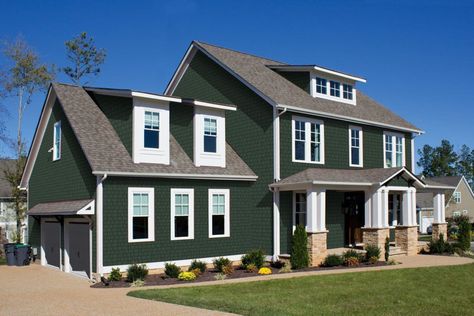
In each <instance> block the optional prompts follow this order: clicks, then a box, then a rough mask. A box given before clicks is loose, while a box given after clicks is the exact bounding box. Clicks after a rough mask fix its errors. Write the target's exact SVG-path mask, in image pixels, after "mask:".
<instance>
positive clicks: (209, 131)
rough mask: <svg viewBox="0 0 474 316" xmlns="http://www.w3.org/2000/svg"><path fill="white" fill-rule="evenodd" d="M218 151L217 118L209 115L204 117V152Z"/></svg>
mask: <svg viewBox="0 0 474 316" xmlns="http://www.w3.org/2000/svg"><path fill="white" fill-rule="evenodd" d="M216 151H217V120H216V119H213V118H209V117H205V118H204V152H206V153H215V152H216Z"/></svg>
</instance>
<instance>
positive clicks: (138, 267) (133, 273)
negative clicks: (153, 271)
mask: <svg viewBox="0 0 474 316" xmlns="http://www.w3.org/2000/svg"><path fill="white" fill-rule="evenodd" d="M147 275H148V269H147V268H146V264H132V265H130V266H128V269H127V281H128V282H134V281H136V280H142V281H144V280H145V277H146V276H147Z"/></svg>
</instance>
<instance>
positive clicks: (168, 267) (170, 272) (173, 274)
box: [165, 262, 181, 279]
mask: <svg viewBox="0 0 474 316" xmlns="http://www.w3.org/2000/svg"><path fill="white" fill-rule="evenodd" d="M180 272H181V269H180V268H179V267H178V266H177V265H175V264H174V263H169V262H168V263H166V264H165V274H166V275H167V276H169V277H170V278H174V279H176V278H177V277H178V275H179V273H180Z"/></svg>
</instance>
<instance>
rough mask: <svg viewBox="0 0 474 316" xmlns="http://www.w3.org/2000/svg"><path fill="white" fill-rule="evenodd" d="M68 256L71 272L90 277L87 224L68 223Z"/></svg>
mask: <svg viewBox="0 0 474 316" xmlns="http://www.w3.org/2000/svg"><path fill="white" fill-rule="evenodd" d="M68 255H69V264H70V266H71V271H72V272H74V273H76V274H79V275H82V276H84V277H90V256H89V223H83V222H70V223H69V249H68Z"/></svg>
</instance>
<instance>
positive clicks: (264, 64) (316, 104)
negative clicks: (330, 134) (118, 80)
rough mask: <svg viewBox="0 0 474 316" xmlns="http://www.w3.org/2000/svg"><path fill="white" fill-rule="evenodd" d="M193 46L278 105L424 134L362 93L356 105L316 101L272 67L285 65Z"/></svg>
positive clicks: (211, 47)
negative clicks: (271, 67)
mask: <svg viewBox="0 0 474 316" xmlns="http://www.w3.org/2000/svg"><path fill="white" fill-rule="evenodd" d="M194 44H196V45H197V46H198V47H200V48H201V49H202V50H204V51H205V52H207V53H208V54H210V55H211V56H213V57H214V58H215V59H217V60H218V61H219V62H221V63H222V64H224V65H225V66H227V67H228V68H229V69H230V70H231V71H232V72H234V73H235V74H236V75H237V76H239V77H241V78H242V79H243V80H245V81H246V82H247V83H249V84H250V85H252V86H253V87H254V88H256V89H257V90H258V91H260V92H261V93H263V94H264V95H265V96H267V97H268V98H269V99H270V100H272V101H273V102H275V103H277V104H279V105H287V106H294V107H298V108H302V109H307V110H312V111H318V112H322V113H327V114H332V115H337V116H344V117H349V118H353V119H359V120H364V121H371V122H377V123H383V124H386V125H387V124H388V125H393V126H397V127H401V128H406V129H412V130H416V131H421V130H420V129H419V128H418V127H416V126H414V125H413V124H411V123H409V122H407V121H406V120H404V119H403V118H401V117H400V116H398V115H397V114H395V113H393V112H392V111H390V110H389V109H387V108H386V107H384V106H383V105H381V104H379V103H377V102H376V101H374V100H372V99H371V98H370V97H368V96H366V95H365V94H364V93H362V92H360V91H359V90H357V105H356V106H354V105H350V104H346V103H342V102H336V101H330V100H325V99H321V98H313V97H312V96H311V95H310V94H308V93H307V92H306V91H304V90H302V89H301V88H299V87H298V86H296V85H295V84H293V83H292V82H290V81H289V80H287V79H285V78H284V77H283V76H281V75H279V74H278V73H277V72H276V71H274V70H272V69H270V67H269V66H275V65H286V64H284V63H281V62H277V61H274V60H270V59H266V58H262V57H257V56H253V55H250V54H246V53H241V52H237V51H234V50H230V49H226V48H222V47H218V46H214V45H209V44H205V43H202V42H194Z"/></svg>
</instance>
